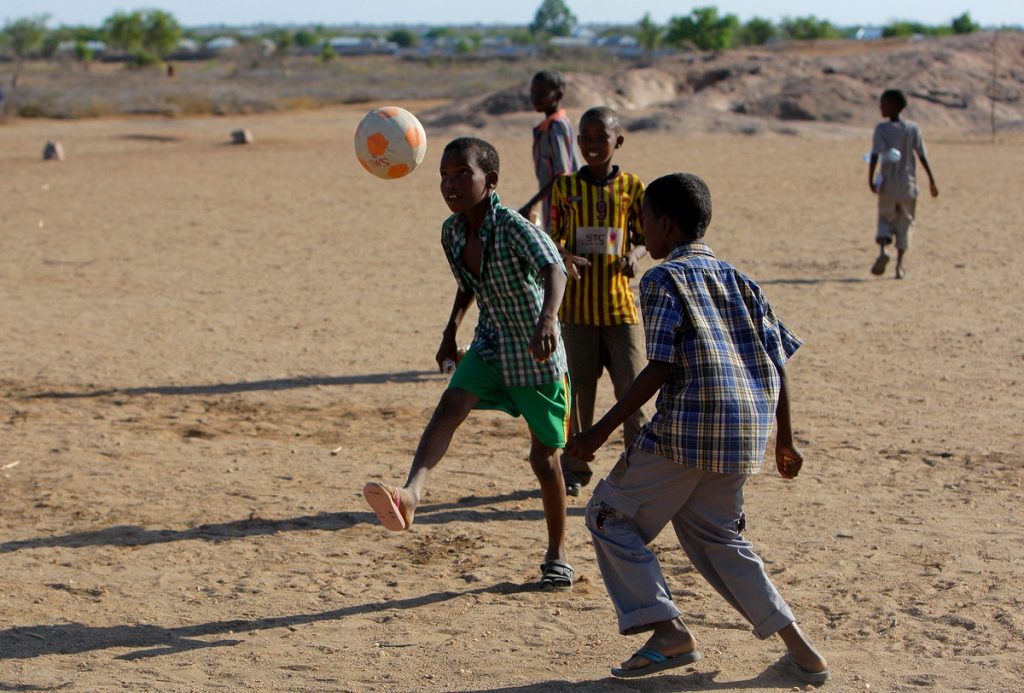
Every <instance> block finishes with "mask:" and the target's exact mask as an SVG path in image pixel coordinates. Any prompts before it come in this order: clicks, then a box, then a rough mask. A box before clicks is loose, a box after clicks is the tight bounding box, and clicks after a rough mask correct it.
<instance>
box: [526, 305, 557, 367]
mask: <svg viewBox="0 0 1024 693" xmlns="http://www.w3.org/2000/svg"><path fill="white" fill-rule="evenodd" d="M528 348H529V351H530V353H531V354H532V355H533V359H534V361H536V362H537V363H544V362H545V361H547V360H548V359H549V358H551V354H553V353H555V349H557V348H558V318H556V317H554V316H551V315H541V316H540V320H538V321H537V327H536V329H535V330H534V331H533V336H532V337H530V346H529V347H528Z"/></svg>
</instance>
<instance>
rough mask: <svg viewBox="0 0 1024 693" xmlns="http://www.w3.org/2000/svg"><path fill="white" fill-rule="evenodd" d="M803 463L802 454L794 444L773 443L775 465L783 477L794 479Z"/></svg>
mask: <svg viewBox="0 0 1024 693" xmlns="http://www.w3.org/2000/svg"><path fill="white" fill-rule="evenodd" d="M803 464H804V456H803V453H801V452H800V451H799V450H797V449H796V446H795V445H792V444H790V445H784V444H782V443H776V444H775V466H776V467H778V468H779V474H780V475H781V476H782V478H783V479H795V478H796V475H797V474H799V473H800V468H801V467H802V466H803Z"/></svg>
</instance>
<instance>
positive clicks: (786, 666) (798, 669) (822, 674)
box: [775, 652, 832, 683]
mask: <svg viewBox="0 0 1024 693" xmlns="http://www.w3.org/2000/svg"><path fill="white" fill-rule="evenodd" d="M775 666H777V667H778V668H779V669H782V671H784V672H786V673H787V674H789V675H790V676H795V677H796V678H798V679H800V680H801V681H803V682H804V683H825V682H826V681H828V680H829V679H830V678H832V673H831V672H830V671H829V670H828V669H825V670H824V671H808V670H807V669H804V668H803V667H802V666H800V665H799V664H797V663H796V660H795V659H793V657H792V655H790V654H789V653H788V652H787V653H786V654H784V655H782V658H781V659H780V660H779V661H778V662H776V663H775Z"/></svg>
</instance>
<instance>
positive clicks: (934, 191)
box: [929, 181, 939, 197]
mask: <svg viewBox="0 0 1024 693" xmlns="http://www.w3.org/2000/svg"><path fill="white" fill-rule="evenodd" d="M929 188H930V189H931V193H932V197H938V196H939V189H938V188H937V187H935V181H932V182H931V183H930V184H929Z"/></svg>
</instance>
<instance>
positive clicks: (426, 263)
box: [0, 105, 1024, 693]
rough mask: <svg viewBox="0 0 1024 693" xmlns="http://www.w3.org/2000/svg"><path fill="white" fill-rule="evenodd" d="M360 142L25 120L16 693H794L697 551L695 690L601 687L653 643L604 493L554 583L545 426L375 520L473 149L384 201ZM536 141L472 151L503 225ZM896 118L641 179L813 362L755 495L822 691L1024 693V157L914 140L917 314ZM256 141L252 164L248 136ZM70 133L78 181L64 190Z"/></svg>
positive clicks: (936, 135) (760, 527) (10, 609)
mask: <svg viewBox="0 0 1024 693" xmlns="http://www.w3.org/2000/svg"><path fill="white" fill-rule="evenodd" d="M413 107H414V108H419V107H417V106H415V105H413ZM425 107H426V106H425V105H424V106H423V108H425ZM360 114H361V113H360V111H359V110H358V109H330V110H321V111H315V112H301V113H293V114H287V115H267V116H251V117H240V118H231V119H223V118H222V119H218V118H198V119H185V120H158V119H154V120H147V119H134V120H95V121H80V122H58V121H17V122H14V123H8V124H7V125H5V126H3V128H0V141H2V145H0V190H2V191H3V201H4V204H3V207H4V209H3V214H2V220H0V294H2V297H3V299H2V301H0V335H2V337H0V340H2V342H0V343H2V347H3V348H2V349H0V394H2V395H3V399H2V400H0V432H2V433H0V437H2V441H3V446H2V448H0V507H2V511H0V553H2V554H3V556H2V558H0V690H15V691H28V690H58V689H59V690H88V691H107V690H133V691H140V690H160V691H190V690H197V691H199V690H202V691H206V690H274V691H321V690H332V691H334V690H346V691H435V690H437V691H441V690H445V691H454V690H460V691H461V690H469V691H509V692H511V691H515V692H517V693H525V692H535V693H540V692H542V691H543V692H547V691H579V692H582V691H588V692H589V691H626V690H629V691H689V690H788V689H791V688H792V687H793V686H794V682H793V681H792V680H790V679H787V678H786V677H785V676H783V675H782V674H780V673H779V672H778V671H777V670H776V669H775V668H774V667H773V666H772V663H773V662H774V661H775V660H776V659H777V658H778V656H779V655H780V654H781V652H782V651H783V650H782V645H781V642H779V641H778V640H770V641H767V642H762V641H759V640H757V639H755V638H754V637H753V636H752V635H751V633H750V629H749V626H748V625H747V624H746V623H745V622H743V621H742V619H741V618H740V617H739V616H738V615H737V614H736V613H734V612H733V611H731V610H730V609H729V608H728V607H727V605H726V604H725V603H724V602H723V601H722V599H720V598H719V597H718V596H717V595H716V594H715V593H714V592H713V591H712V590H711V589H710V588H709V587H708V586H707V585H706V584H705V583H704V582H703V581H702V580H701V578H700V577H699V575H697V574H696V573H695V572H694V571H693V570H692V568H690V566H689V564H688V562H687V560H686V558H685V556H684V555H683V554H682V552H681V551H680V549H679V548H678V547H677V546H676V545H675V544H674V543H673V541H672V536H671V533H665V534H664V535H663V536H662V537H660V538H659V539H658V540H657V542H656V545H657V547H658V548H659V550H660V554H661V557H662V560H663V564H664V566H665V569H666V573H667V575H668V579H669V581H670V585H671V586H672V588H673V590H674V592H675V595H676V597H677V599H678V602H679V605H680V607H681V609H682V610H683V612H684V614H685V618H686V621H687V622H688V624H689V625H690V626H691V627H692V629H693V630H694V632H695V634H696V636H697V638H698V640H699V643H700V647H701V649H702V650H703V653H704V659H703V660H702V661H701V662H699V663H697V664H695V665H693V666H690V667H687V668H686V669H683V670H678V671H677V672H676V673H674V674H668V675H663V676H658V677H654V678H650V679H646V680H636V681H633V682H630V683H623V682H618V681H614V680H611V679H610V678H608V669H609V667H610V666H612V665H615V664H617V663H618V662H619V661H621V660H622V659H624V658H625V657H626V656H627V655H628V654H629V653H630V652H631V650H632V649H633V648H634V647H636V646H637V645H638V644H639V643H640V642H642V636H636V637H631V638H624V637H620V636H619V635H617V633H616V630H615V623H614V615H613V612H612V608H611V605H610V603H609V602H608V599H607V596H606V594H605V592H604V588H603V586H602V584H601V579H600V575H599V573H598V570H597V568H596V565H595V562H594V557H593V552H592V549H591V548H590V546H589V543H588V537H587V534H586V531H585V529H584V526H583V521H582V511H583V507H584V505H585V503H586V500H587V497H588V495H589V489H588V490H585V493H584V496H583V497H581V498H578V499H572V500H571V507H570V526H569V537H568V542H569V548H570V552H571V560H572V562H573V563H574V565H575V566H576V568H577V570H578V573H579V575H580V581H579V583H578V585H577V586H576V588H575V589H574V590H573V591H572V592H571V593H569V594H557V595H551V594H546V593H542V592H538V591H535V589H534V583H535V581H536V579H537V577H538V568H537V566H538V564H539V563H540V559H541V556H542V552H543V520H542V515H541V510H540V499H539V493H538V492H537V488H536V483H535V481H534V480H533V478H532V475H531V473H530V471H529V466H528V463H527V462H526V452H527V447H526V433H525V428H524V424H523V423H522V421H521V420H518V419H511V418H508V417H503V416H501V415H498V414H475V415H473V416H472V417H471V419H470V421H469V422H468V423H467V424H466V425H465V426H464V427H463V429H462V430H461V431H460V432H459V434H458V436H457V438H456V440H455V443H454V445H453V447H452V449H451V452H450V454H449V455H448V457H447V458H446V460H445V461H444V462H443V463H442V465H441V467H440V468H439V470H438V472H437V473H436V474H435V476H434V477H433V482H432V486H431V489H430V495H429V497H428V498H427V499H426V504H425V505H424V506H423V507H422V509H421V511H420V512H419V514H418V515H417V522H416V525H415V526H414V527H413V529H412V530H411V531H410V532H407V533H399V534H390V533H387V532H385V531H384V530H382V529H381V528H380V527H379V526H378V525H377V523H376V522H375V520H374V518H373V516H372V515H371V513H370V512H369V511H368V509H367V508H366V507H365V505H364V503H363V501H362V498H361V495H360V489H361V487H362V484H363V483H364V482H365V481H366V480H369V479H383V480H387V481H401V480H402V479H404V475H405V472H406V470H407V466H408V463H409V459H410V455H411V452H412V450H413V448H414V446H415V444H416V441H417V439H418V436H419V433H420V431H421V430H422V427H423V425H424V423H425V422H426V420H427V417H428V416H429V413H430V411H431V410H432V407H433V405H434V403H435V402H436V400H437V397H438V396H439V394H440V393H441V391H442V388H443V387H444V379H443V377H442V376H440V375H439V374H437V373H436V372H435V366H434V364H433V354H434V352H435V350H436V347H437V342H438V339H439V336H440V330H441V326H442V325H443V323H444V321H445V319H446V318H447V314H448V310H449V307H450V305H451V303H450V302H451V298H452V296H453V291H454V283H453V280H452V278H451V276H450V274H449V271H448V268H447V266H446V264H445V261H444V259H443V256H442V254H441V251H440V246H439V243H438V236H439V233H438V230H439V225H440V222H441V220H442V219H443V217H444V216H445V215H446V213H447V210H446V208H445V207H444V205H443V203H442V201H441V199H440V196H439V194H438V192H437V185H436V183H437V176H436V173H435V171H436V167H437V161H438V157H439V154H440V150H441V146H442V144H443V143H444V141H445V140H446V138H448V137H450V136H451V135H452V134H454V133H437V132H430V133H429V134H430V136H431V142H430V150H429V152H428V155H427V161H426V162H425V163H424V165H423V167H422V169H420V170H418V171H416V172H415V173H414V174H413V175H412V176H410V177H409V178H407V179H405V180H401V181H398V182H384V181H380V180H377V179H374V178H372V177H370V176H368V175H367V174H366V173H364V172H363V171H362V170H361V169H360V168H359V167H358V166H357V165H356V163H355V161H354V158H353V156H352V153H351V145H350V138H351V134H352V132H353V130H354V126H355V122H356V121H357V119H358V117H359V115H360ZM519 125H520V124H519V122H518V121H517V122H516V126H515V127H505V128H502V127H494V128H491V129H489V130H487V131H485V135H486V136H487V137H489V138H490V139H492V140H493V141H494V142H495V143H496V144H497V145H498V147H499V150H500V152H501V154H502V156H503V159H504V168H503V175H502V181H501V184H500V185H499V191H500V192H501V193H502V194H503V195H504V199H505V200H506V201H507V202H508V203H510V204H518V203H520V202H522V201H523V200H525V199H526V198H527V197H528V196H529V195H530V193H531V192H532V186H533V181H532V178H531V175H532V174H531V171H530V164H529V147H530V143H529V132H528V130H526V129H523V128H522V127H520V126H519ZM871 125H873V123H872V122H866V123H864V125H863V128H862V130H861V131H859V132H858V133H856V136H853V137H850V136H843V137H836V136H832V137H828V138H824V137H814V136H799V137H787V136H781V135H772V134H765V135H760V136H756V137H745V136H742V135H726V134H718V135H698V134H695V133H689V134H688V133H687V132H686V131H685V129H679V130H677V131H676V132H674V133H664V132H662V133H637V134H631V135H630V136H629V137H628V139H627V141H626V144H625V146H624V148H623V149H622V150H621V153H620V155H619V159H618V160H619V163H620V164H621V165H622V166H623V167H625V168H627V169H629V170H633V171H635V172H637V173H639V174H640V175H641V176H643V177H644V178H645V179H647V180H650V179H651V178H653V177H655V176H657V175H659V174H661V173H665V172H668V171H672V170H689V171H694V172H697V173H699V174H701V175H702V176H704V177H705V178H706V180H707V181H708V182H709V184H710V187H711V190H712V192H713V194H714V197H715V218H714V221H713V223H712V227H711V230H710V232H709V236H708V240H709V241H710V243H711V244H712V245H713V247H714V248H715V249H716V250H717V251H718V253H719V254H720V256H722V257H723V258H725V259H727V260H729V261H732V262H734V263H735V264H737V265H738V266H739V267H740V268H742V269H743V270H745V271H746V272H747V273H749V274H750V275H751V276H753V277H754V278H756V279H757V280H759V281H760V282H761V284H762V286H763V287H764V289H765V290H766V292H767V294H768V296H769V298H770V300H771V301H772V303H773V305H774V306H775V308H776V310H777V312H778V313H779V315H780V316H781V317H782V318H783V319H784V320H785V321H786V322H787V323H788V324H789V325H790V326H791V327H793V328H794V329H795V330H797V331H798V332H799V333H800V334H801V335H802V336H803V337H804V339H805V340H806V346H805V347H804V348H803V349H802V350H801V351H800V352H799V354H798V355H797V356H796V358H795V359H794V360H793V362H792V366H791V381H792V386H793V388H794V395H793V400H794V411H795V424H796V430H797V435H798V440H799V444H800V445H801V446H802V448H803V450H804V452H805V454H806V456H807V464H806V466H805V471H804V473H802V474H801V476H800V478H799V479H798V480H797V481H795V482H785V481H783V480H781V479H779V478H778V477H777V476H776V475H774V474H772V473H765V474H764V475H762V476H760V477H757V478H755V479H754V480H752V482H751V483H750V485H749V486H748V516H749V518H750V522H749V528H748V536H749V538H750V539H751V540H752V541H753V542H754V544H755V546H756V547H757V548H758V550H759V551H760V552H761V555H762V556H763V557H764V558H765V560H766V561H767V563H768V567H769V570H770V573H771V574H772V576H773V579H775V580H776V581H777V583H778V585H779V587H780V589H781V591H782V593H783V594H784V595H785V596H786V597H787V599H788V600H789V601H790V603H791V605H792V606H793V608H794V610H795V612H796V613H797V614H798V617H799V619H800V622H801V624H802V626H803V628H804V629H805V630H806V631H807V632H808V633H809V634H810V635H811V636H812V637H813V638H814V639H815V640H816V641H817V643H818V644H819V645H820V647H821V649H822V650H823V652H824V654H825V655H826V656H827V657H828V659H829V661H830V662H831V666H832V671H833V674H834V681H833V682H832V683H830V684H828V688H830V689H832V690H844V691H854V690H864V689H867V688H868V687H869V686H870V689H871V690H872V691H878V690H883V691H885V690H928V689H931V690H943V691H946V690H962V689H974V690H985V691H995V690H1010V689H1017V690H1020V686H1021V683H1020V682H1021V677H1022V676H1024V663H1022V662H1024V656H1022V650H1024V617H1022V615H1021V613H1022V612H1021V607H1022V603H1024V601H1022V598H1021V596H1020V586H1021V585H1022V584H1024V563H1022V554H1024V550H1022V548H1021V547H1022V546H1024V536H1022V534H1024V532H1022V530H1021V526H1020V507H1021V499H1022V488H1021V482H1022V476H1024V464H1022V463H1024V457H1022V453H1021V449H1022V446H1024V438H1022V434H1021V423H1020V422H1021V418H1020V413H1021V404H1020V402H1021V392H1022V365H1024V330H1022V328H1021V324H1022V322H1021V321H1022V317H1024V315H1022V313H1024V309H1022V305H1024V302H1022V300H1021V299H1022V296H1021V288H1020V277H1021V266H1022V262H1024V252H1022V250H1024V244H1022V241H1021V236H1020V223H1021V219H1022V218H1024V197H1022V196H1021V194H1020V190H1019V187H1020V172H1021V171H1022V170H1024V141H1022V140H1021V139H1020V138H1019V136H1018V137H1017V138H1015V139H1008V140H1004V141H1002V142H1000V143H999V144H996V145H993V144H991V143H989V142H987V141H980V140H969V139H965V138H964V137H961V136H959V135H957V134H955V133H946V134H944V133H941V132H931V131H928V130H926V133H925V134H926V137H927V138H928V145H929V148H930V149H929V151H930V155H931V161H932V163H933V166H934V169H935V171H936V173H937V176H938V183H939V187H940V189H941V193H942V194H941V196H940V197H939V198H938V199H934V200H933V199H931V198H926V199H922V201H921V202H920V204H919V224H918V227H917V230H916V236H915V238H914V246H913V248H912V250H911V254H910V255H909V256H908V267H909V271H910V276H909V278H908V279H907V280H905V281H902V282H900V281H896V280H894V279H893V277H892V276H891V274H890V275H889V276H886V277H884V278H876V277H873V276H872V275H870V274H869V272H868V269H869V267H870V265H871V262H872V259H873V257H874V250H875V247H874V244H873V242H872V237H873V227H874V218H875V212H874V201H873V198H872V196H871V194H870V192H869V191H868V189H867V183H866V172H865V165H864V164H863V162H862V161H861V156H862V155H863V153H864V152H865V151H866V150H867V148H868V141H869V135H870V126H871ZM241 127H247V128H250V129H251V130H252V131H253V133H254V134H255V137H256V142H257V143H256V144H255V145H253V146H248V147H235V146H230V145H228V144H227V142H228V140H229V133H230V131H231V130H233V129H237V128H241ZM50 138H57V139H59V140H61V142H62V143H63V144H64V148H65V150H66V152H67V161H66V162H65V163H60V164H58V163H52V162H46V163H44V162H43V161H41V157H40V154H41V150H42V146H43V144H44V142H45V141H46V140H47V139H50ZM890 271H891V266H890ZM468 325H469V323H467V326H466V328H465V329H464V331H463V333H462V335H461V336H460V342H468V340H469V337H470V329H469V326H468ZM610 402H611V396H610V392H609V389H608V387H607V384H606V383H604V384H603V387H602V390H601V392H600V402H599V406H602V407H605V406H608V405H609V404H610ZM615 457H616V451H615V449H614V446H610V447H608V448H607V449H605V450H603V451H601V453H599V458H598V468H599V469H600V470H602V471H606V470H607V469H608V468H609V467H610V466H611V464H612V463H613V461H614V459H615ZM766 472H771V468H770V467H768V468H766Z"/></svg>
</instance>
